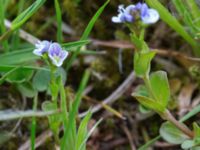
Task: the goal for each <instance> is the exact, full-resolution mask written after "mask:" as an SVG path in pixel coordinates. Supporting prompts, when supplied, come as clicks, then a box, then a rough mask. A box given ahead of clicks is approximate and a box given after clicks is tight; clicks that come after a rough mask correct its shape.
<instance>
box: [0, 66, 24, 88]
mask: <svg viewBox="0 0 200 150" xmlns="http://www.w3.org/2000/svg"><path fill="white" fill-rule="evenodd" d="M19 68H21V66H16V67H14V68H13V69H11V70H10V71H8V72H6V73H5V74H4V75H3V76H2V77H1V78H0V85H1V84H2V83H3V82H4V81H5V80H6V78H7V77H8V76H9V75H11V74H12V73H13V72H15V71H16V70H17V69H19Z"/></svg>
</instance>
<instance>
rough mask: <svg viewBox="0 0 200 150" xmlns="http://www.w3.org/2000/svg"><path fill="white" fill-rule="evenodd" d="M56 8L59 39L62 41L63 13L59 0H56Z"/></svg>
mask: <svg viewBox="0 0 200 150" xmlns="http://www.w3.org/2000/svg"><path fill="white" fill-rule="evenodd" d="M54 5H55V10H56V20H57V41H58V42H59V43H62V39H63V36H62V13H61V9H60V5H59V2H58V0H54Z"/></svg>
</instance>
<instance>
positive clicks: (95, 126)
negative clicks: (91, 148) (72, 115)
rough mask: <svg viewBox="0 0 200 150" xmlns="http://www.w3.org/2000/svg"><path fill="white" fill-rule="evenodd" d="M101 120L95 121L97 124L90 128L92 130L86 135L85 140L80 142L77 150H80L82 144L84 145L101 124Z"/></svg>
mask: <svg viewBox="0 0 200 150" xmlns="http://www.w3.org/2000/svg"><path fill="white" fill-rule="evenodd" d="M102 120H103V119H100V120H99V121H97V123H96V124H95V125H94V126H93V127H92V129H90V131H89V133H88V134H87V136H86V138H85V140H84V141H83V142H82V144H81V146H80V148H79V149H78V150H82V148H83V146H84V144H85V143H86V141H87V140H88V138H89V137H90V136H91V134H92V133H93V131H94V130H95V129H96V128H97V126H98V125H99V124H100V123H101V121H102Z"/></svg>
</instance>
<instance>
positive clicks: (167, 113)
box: [163, 110, 194, 138]
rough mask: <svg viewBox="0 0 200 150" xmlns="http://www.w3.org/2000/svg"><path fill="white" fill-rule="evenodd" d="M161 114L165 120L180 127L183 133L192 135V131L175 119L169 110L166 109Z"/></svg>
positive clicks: (191, 136)
mask: <svg viewBox="0 0 200 150" xmlns="http://www.w3.org/2000/svg"><path fill="white" fill-rule="evenodd" d="M163 115H164V118H165V119H166V120H168V121H169V122H171V123H172V124H174V125H175V126H176V127H177V128H178V129H180V130H181V131H182V132H183V133H185V134H186V135H188V136H189V137H190V138H193V137H194V133H193V132H192V131H191V130H190V129H189V128H188V127H187V126H186V125H184V124H183V123H181V122H179V121H178V120H176V119H175V118H174V116H173V115H172V114H171V113H170V111H169V110H166V111H165V112H164V114H163Z"/></svg>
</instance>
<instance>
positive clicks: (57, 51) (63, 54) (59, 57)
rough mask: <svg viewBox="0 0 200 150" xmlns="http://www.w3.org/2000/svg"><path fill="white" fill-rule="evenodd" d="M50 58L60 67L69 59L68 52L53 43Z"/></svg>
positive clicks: (49, 52)
mask: <svg viewBox="0 0 200 150" xmlns="http://www.w3.org/2000/svg"><path fill="white" fill-rule="evenodd" d="M48 56H49V58H50V59H51V61H52V63H53V64H54V65H55V66H57V67H60V66H61V65H62V64H63V61H64V60H65V59H66V58H67V56H68V52H67V51H65V50H62V48H61V46H60V45H59V44H58V43H52V44H51V46H50V48H49V50H48Z"/></svg>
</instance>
